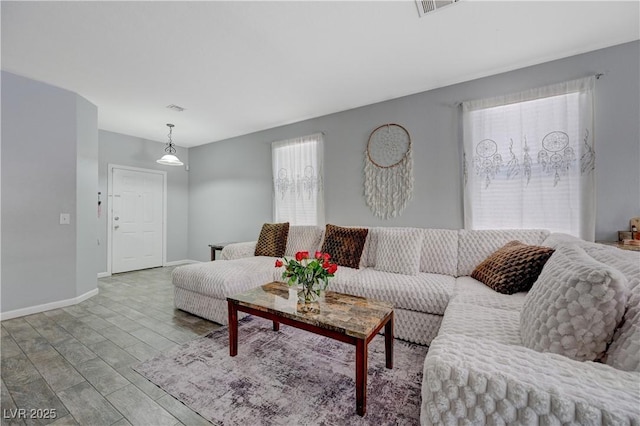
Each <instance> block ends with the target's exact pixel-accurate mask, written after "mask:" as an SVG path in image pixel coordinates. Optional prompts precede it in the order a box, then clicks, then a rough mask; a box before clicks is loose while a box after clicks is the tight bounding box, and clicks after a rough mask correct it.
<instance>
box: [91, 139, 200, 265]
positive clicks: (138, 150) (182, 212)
mask: <svg viewBox="0 0 640 426" xmlns="http://www.w3.org/2000/svg"><path fill="white" fill-rule="evenodd" d="M176 129H178V128H176ZM178 132H179V129H178ZM176 139H179V136H176ZM165 146H166V143H164V142H163V143H160V142H155V141H150V140H146V139H141V138H137V137H134V136H128V135H123V134H120V133H114V132H108V131H105V130H99V131H98V163H99V164H98V191H100V192H102V216H101V217H100V219H98V240H99V242H100V244H99V246H98V253H97V262H98V270H99V271H100V272H105V271H107V211H108V209H109V199H108V197H107V181H108V176H107V175H108V165H109V164H115V165H119V166H129V167H139V168H142V169H151V170H163V171H166V172H167V192H168V194H167V261H168V262H172V261H179V260H185V259H188V256H187V239H188V232H187V220H188V210H189V191H188V186H189V172H187V171H186V170H185V167H175V166H163V165H161V164H158V163H156V160H157V159H158V158H160V157H161V156H162V154H163V152H164V148H165ZM176 149H177V154H176V155H177V156H178V158H180V160H182V162H183V163H184V164H185V165H188V164H189V151H188V150H187V149H186V148H182V147H176Z"/></svg>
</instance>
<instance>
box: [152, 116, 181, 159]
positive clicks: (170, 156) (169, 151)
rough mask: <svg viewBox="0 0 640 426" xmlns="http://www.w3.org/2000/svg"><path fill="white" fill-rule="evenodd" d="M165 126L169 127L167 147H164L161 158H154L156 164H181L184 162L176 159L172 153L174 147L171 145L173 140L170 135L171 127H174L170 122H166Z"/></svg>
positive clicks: (173, 152) (174, 150)
mask: <svg viewBox="0 0 640 426" xmlns="http://www.w3.org/2000/svg"><path fill="white" fill-rule="evenodd" d="M167 127H168V128H169V134H168V135H167V136H169V143H167V147H166V148H165V149H164V152H166V154H164V155H163V156H162V158H161V159H159V160H156V163H158V164H164V165H165V166H182V165H183V164H184V163H183V162H182V161H180V160H179V159H178V157H176V156H175V155H174V154H175V153H176V149H175V147H174V146H173V140H172V139H171V135H172V134H173V128H174V127H175V126H174V125H173V124H171V123H167Z"/></svg>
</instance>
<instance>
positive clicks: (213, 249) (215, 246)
mask: <svg viewBox="0 0 640 426" xmlns="http://www.w3.org/2000/svg"><path fill="white" fill-rule="evenodd" d="M229 244H233V242H231V241H226V242H224V243H214V244H209V247H210V248H211V260H216V250H222V249H223V248H225V247H226V246H228V245H229Z"/></svg>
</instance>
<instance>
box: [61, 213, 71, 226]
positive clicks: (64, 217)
mask: <svg viewBox="0 0 640 426" xmlns="http://www.w3.org/2000/svg"><path fill="white" fill-rule="evenodd" d="M69 224H71V215H70V214H69V213H60V225H69Z"/></svg>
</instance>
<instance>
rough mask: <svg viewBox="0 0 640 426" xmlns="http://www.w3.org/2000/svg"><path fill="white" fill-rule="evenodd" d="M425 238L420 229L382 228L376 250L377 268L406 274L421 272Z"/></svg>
mask: <svg viewBox="0 0 640 426" xmlns="http://www.w3.org/2000/svg"><path fill="white" fill-rule="evenodd" d="M423 238H424V235H423V232H422V231H421V230H420V229H393V228H387V229H384V230H381V231H380V233H379V235H378V247H377V250H376V251H377V255H376V270H378V271H385V272H394V273H396V274H405V275H415V274H417V273H418V272H420V254H421V249H422V240H423Z"/></svg>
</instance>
